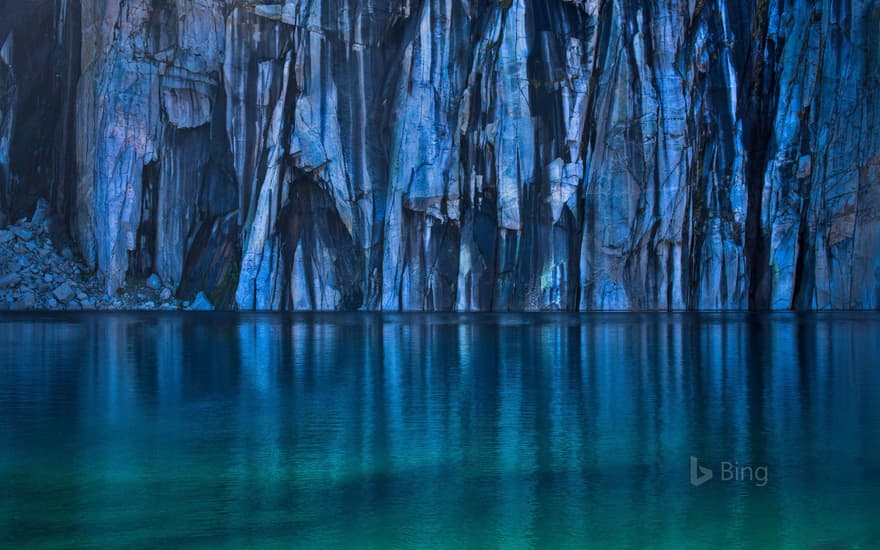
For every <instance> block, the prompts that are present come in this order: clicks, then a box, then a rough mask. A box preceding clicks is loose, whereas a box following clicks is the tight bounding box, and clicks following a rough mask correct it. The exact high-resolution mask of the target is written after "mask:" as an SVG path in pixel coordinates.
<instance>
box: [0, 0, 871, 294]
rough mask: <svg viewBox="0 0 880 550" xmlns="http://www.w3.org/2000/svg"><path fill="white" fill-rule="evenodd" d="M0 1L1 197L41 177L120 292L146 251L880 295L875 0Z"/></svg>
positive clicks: (170, 276) (499, 290)
mask: <svg viewBox="0 0 880 550" xmlns="http://www.w3.org/2000/svg"><path fill="white" fill-rule="evenodd" d="M0 15H2V17H0V21H2V23H0V213H2V216H5V217H7V218H8V217H19V216H21V215H24V214H26V213H27V212H28V211H29V210H28V209H29V208H31V207H32V204H33V202H34V201H35V200H36V197H38V196H48V197H49V198H50V199H51V203H52V206H53V209H54V212H55V213H56V214H58V215H59V216H61V218H62V219H63V220H64V221H66V222H67V223H68V224H69V227H70V228H71V232H72V233H73V235H74V236H75V238H76V240H77V241H78V243H79V245H80V248H81V251H82V254H83V257H84V258H85V260H86V261H87V262H88V263H89V264H90V265H91V266H93V267H94V268H95V269H96V270H97V272H98V273H99V274H100V276H101V278H102V280H103V282H104V286H105V288H106V290H107V292H108V293H113V292H115V291H116V290H117V289H118V288H120V287H121V286H122V285H124V284H125V280H126V278H127V277H129V276H144V275H146V274H148V273H152V272H155V273H157V274H158V275H159V276H160V277H161V278H162V280H163V281H164V283H165V284H167V285H169V286H171V287H172V288H174V289H175V290H176V291H177V293H178V294H179V295H182V296H183V297H185V298H192V297H193V296H195V295H196V294H197V293H198V292H199V291H200V290H205V291H207V292H208V295H209V298H210V300H211V302H212V303H214V304H219V305H221V306H225V307H236V308H240V309H272V310H302V309H315V310H332V309H384V310H441V311H446V310H458V311H480V310H495V311H506V310H650V309H663V310H665V309H701V310H702V309H705V310H717V309H744V308H755V309H765V308H772V309H790V308H797V309H825V308H838V309H846V308H855V309H877V308H878V307H880V184H878V180H880V126H878V125H877V124H875V121H877V120H880V118H878V117H880V100H878V98H877V92H878V91H880V69H878V68H877V66H876V63H872V59H873V58H874V57H876V56H877V55H880V38H877V37H878V36H880V35H878V31H880V2H875V1H863V0H859V1H856V0H821V1H818V2H806V1H787V2H783V1H781V0H762V1H760V2H758V1H744V2H736V3H734V2H728V1H725V0H707V1H703V2H693V1H687V2H686V1H683V0H660V1H657V2H648V1H646V0H498V1H494V0H491V1H490V0H476V1H475V0H287V1H281V0H276V1H274V2H268V1H263V2H253V1H248V2H244V1H232V0H228V1H225V2H224V1H212V0H129V1H126V2H113V1H109V0H79V1H75V0H40V1H38V2H28V3H24V4H21V3H14V2H11V1H6V2H0ZM37 25H40V27H39V28H40V29H45V30H44V31H43V32H44V34H43V35H35V34H33V33H32V32H29V30H30V29H33V28H35V27H36V26H37ZM35 46H39V47H38V48H36V49H34V48H35ZM23 49H25V50H24V51H26V50H27V49H30V50H34V51H35V52H36V54H34V55H36V57H35V59H37V60H38V61H39V63H38V64H36V65H33V64H28V63H25V62H24V58H23V57H21V54H18V53H16V52H19V51H23ZM41 82H49V83H51V85H49V86H43V85H42V84H41ZM35 109H36V110H35ZM35 112H41V113H43V114H42V115H40V116H39V117H36V116H35V115H34V113H35ZM2 223H3V219H2V218H0V224H2Z"/></svg>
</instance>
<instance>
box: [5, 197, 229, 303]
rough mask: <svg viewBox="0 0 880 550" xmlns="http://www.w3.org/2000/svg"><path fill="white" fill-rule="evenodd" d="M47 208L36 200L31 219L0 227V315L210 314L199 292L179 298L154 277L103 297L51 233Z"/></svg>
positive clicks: (70, 246)
mask: <svg viewBox="0 0 880 550" xmlns="http://www.w3.org/2000/svg"><path fill="white" fill-rule="evenodd" d="M48 210H49V208H48V205H47V203H46V202H45V201H42V200H41V201H40V202H39V203H38V205H37V209H36V211H35V212H34V214H33V216H31V218H30V219H22V220H19V221H18V222H16V223H15V224H11V225H9V226H8V227H6V228H5V229H0V311H9V310H12V311H27V310H162V311H177V310H202V311H204V310H212V309H213V307H212V305H211V303H210V301H208V299H207V297H205V295H204V294H203V293H199V294H198V295H197V296H196V298H195V300H194V301H193V302H192V303H191V302H189V301H184V300H178V299H177V298H176V297H175V296H174V292H173V290H172V289H171V288H169V287H167V286H165V285H164V284H163V283H162V281H161V280H160V279H159V277H158V276H157V275H155V274H153V275H150V276H149V277H148V278H146V279H143V280H138V279H132V278H129V280H128V281H127V282H126V284H125V286H124V287H123V288H122V289H120V290H119V291H118V292H117V293H116V294H115V295H113V296H108V295H107V294H106V293H105V292H104V290H103V285H101V283H100V281H99V278H98V276H97V274H96V272H95V271H94V270H91V269H89V267H88V266H87V265H86V264H85V262H83V260H82V258H81V257H80V256H79V254H78V253H77V252H76V245H75V244H74V243H73V242H72V241H71V240H70V239H69V238H68V237H66V236H65V235H63V233H60V232H57V231H52V230H51V226H52V224H51V220H50V217H49V213H48Z"/></svg>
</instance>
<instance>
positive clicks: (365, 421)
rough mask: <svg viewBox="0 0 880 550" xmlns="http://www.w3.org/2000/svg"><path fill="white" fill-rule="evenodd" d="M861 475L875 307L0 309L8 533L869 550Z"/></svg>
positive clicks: (866, 479) (39, 542) (72, 538)
mask: <svg viewBox="0 0 880 550" xmlns="http://www.w3.org/2000/svg"><path fill="white" fill-rule="evenodd" d="M691 457H695V458H696V459H697V461H698V463H699V465H700V466H702V467H706V468H709V469H711V470H712V472H713V477H712V479H711V480H709V481H706V482H705V483H703V484H702V485H700V486H694V485H693V484H692V483H691V477H690V469H691V464H690V462H691ZM696 472H697V473H698V474H699V473H700V470H699V469H697V470H696ZM729 472H737V473H738V475H736V476H733V477H734V479H729V477H731V476H728V475H727V474H728V473H729ZM748 472H751V475H750V476H749V475H747V473H748ZM740 474H741V475H740ZM762 474H766V476H763V475H762ZM878 490H880V315H876V314H816V315H801V316H798V315H794V314H779V315H749V314H731V315H720V314H717V315H696V314H694V315H691V314H663V315H660V314H645V315H640V314H615V315H497V316H496V315H481V316H466V315H384V316H381V315H366V314H363V315H335V316H334V315H303V316H295V317H284V316H270V315H266V316H260V315H253V316H246V315H232V314H229V315H224V314H207V315H200V314H179V313H178V314H156V313H153V314H98V313H96V314H79V315H71V314H63V315H51V314H29V315H17V316H12V315H6V316H2V317H0V547H4V548H10V547H11V548H16V547H46V548H54V547H88V548H94V547H107V546H115V547H120V546H125V547H153V546H157V545H164V546H167V547H170V548H176V547H181V546H185V547H190V546H195V547H211V548H213V547H217V546H226V547H242V546H244V547H272V546H275V547H291V546H294V547H306V548H307V547H317V548H337V547H360V548H393V547H401V548H415V547H449V548H519V547H542V548H565V547H579V548H582V547H596V548H609V547H648V548H688V547H693V548H706V547H719V546H733V547H742V548H752V547H754V548H760V547H791V548H829V547H832V548H880V520H878V518H880V496H878Z"/></svg>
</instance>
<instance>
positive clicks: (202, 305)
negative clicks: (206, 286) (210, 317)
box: [189, 292, 214, 311]
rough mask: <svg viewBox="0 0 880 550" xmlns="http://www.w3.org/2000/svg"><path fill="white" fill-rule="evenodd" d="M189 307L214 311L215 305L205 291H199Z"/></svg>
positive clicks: (195, 309)
mask: <svg viewBox="0 0 880 550" xmlns="http://www.w3.org/2000/svg"><path fill="white" fill-rule="evenodd" d="M189 309H191V310H192V311H213V310H214V306H213V305H212V304H211V300H209V299H208V297H207V296H205V293H204V292H199V293H198V294H197V295H196V298H195V300H193V303H192V305H191V306H190V307H189Z"/></svg>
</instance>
